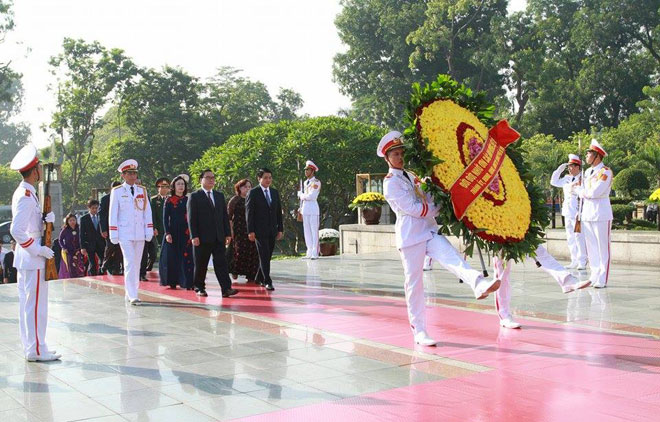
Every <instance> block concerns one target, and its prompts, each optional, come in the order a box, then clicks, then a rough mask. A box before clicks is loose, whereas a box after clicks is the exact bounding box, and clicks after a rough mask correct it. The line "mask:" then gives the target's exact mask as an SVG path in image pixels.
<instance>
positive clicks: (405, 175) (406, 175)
mask: <svg viewBox="0 0 660 422" xmlns="http://www.w3.org/2000/svg"><path fill="white" fill-rule="evenodd" d="M401 172H402V173H403V177H405V178H406V180H408V181H409V182H410V183H412V180H410V176H408V173H406V171H405V170H402V171H401Z"/></svg>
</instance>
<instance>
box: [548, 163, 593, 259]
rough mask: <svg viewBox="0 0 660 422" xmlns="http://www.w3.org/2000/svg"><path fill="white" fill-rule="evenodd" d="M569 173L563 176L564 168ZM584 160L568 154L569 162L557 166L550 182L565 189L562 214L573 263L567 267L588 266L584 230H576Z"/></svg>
mask: <svg viewBox="0 0 660 422" xmlns="http://www.w3.org/2000/svg"><path fill="white" fill-rule="evenodd" d="M566 169H568V173H567V174H566V175H565V176H563V177H562V173H563V172H564V170H566ZM581 169H582V160H580V157H578V156H577V155H575V154H569V155H568V162H567V163H564V164H562V165H560V166H559V167H557V170H555V171H554V172H553V173H552V177H551V178H550V184H551V185H552V186H554V187H557V188H562V189H563V190H564V202H563V203H562V206H561V215H563V216H564V222H565V229H566V241H567V243H568V250H569V252H570V254H571V263H570V264H569V265H568V267H566V268H577V269H578V270H584V269H586V268H587V246H586V244H585V241H584V233H583V232H582V231H580V232H577V233H576V232H575V222H576V220H577V215H578V211H579V209H578V206H579V201H580V200H579V198H578V195H577V191H576V189H575V188H576V187H577V186H580V185H581V184H582V175H581V172H580V171H581Z"/></svg>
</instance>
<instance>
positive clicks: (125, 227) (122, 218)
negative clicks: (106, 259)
mask: <svg viewBox="0 0 660 422" xmlns="http://www.w3.org/2000/svg"><path fill="white" fill-rule="evenodd" d="M133 187H134V193H133V195H131V187H130V185H129V184H128V183H126V182H124V183H122V184H121V185H119V186H117V187H115V188H114V189H112V191H111V192H110V215H109V216H108V226H109V227H108V228H109V235H110V241H111V242H113V243H117V241H119V242H121V241H126V240H145V241H147V242H149V241H150V240H151V238H152V237H153V235H154V224H153V221H152V218H151V203H150V201H149V196H148V195H147V189H146V188H145V187H144V186H140V185H133Z"/></svg>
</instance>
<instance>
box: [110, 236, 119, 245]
mask: <svg viewBox="0 0 660 422" xmlns="http://www.w3.org/2000/svg"><path fill="white" fill-rule="evenodd" d="M110 243H112V244H113V245H117V244H119V239H117V238H114V237H112V236H111V237H110Z"/></svg>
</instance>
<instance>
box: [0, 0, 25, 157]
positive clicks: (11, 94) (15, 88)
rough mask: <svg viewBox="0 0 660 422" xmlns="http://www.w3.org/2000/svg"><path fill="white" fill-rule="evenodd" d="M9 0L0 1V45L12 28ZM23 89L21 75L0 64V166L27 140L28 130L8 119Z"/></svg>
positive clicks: (9, 64)
mask: <svg viewBox="0 0 660 422" xmlns="http://www.w3.org/2000/svg"><path fill="white" fill-rule="evenodd" d="M12 5H13V4H12V2H11V0H0V44H1V43H2V42H3V41H4V38H5V35H6V34H7V32H9V31H11V30H12V29H13V28H14V14H13V12H12V9H11V6H12ZM22 95H23V88H22V84H21V75H19V74H18V73H16V72H15V71H14V70H13V69H12V68H11V62H0V165H2V164H7V163H9V162H10V161H11V159H12V158H13V157H14V155H15V154H16V153H17V152H18V150H19V149H20V148H21V146H23V145H24V144H25V143H26V142H27V139H28V136H29V134H30V129H29V128H28V126H27V125H25V124H23V123H12V122H10V120H9V119H10V118H11V117H12V116H14V115H15V114H16V113H17V112H18V111H19V109H20V105H21V98H22Z"/></svg>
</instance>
